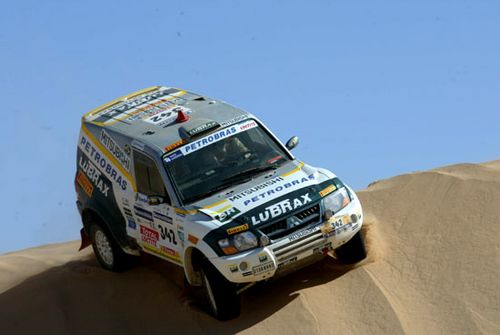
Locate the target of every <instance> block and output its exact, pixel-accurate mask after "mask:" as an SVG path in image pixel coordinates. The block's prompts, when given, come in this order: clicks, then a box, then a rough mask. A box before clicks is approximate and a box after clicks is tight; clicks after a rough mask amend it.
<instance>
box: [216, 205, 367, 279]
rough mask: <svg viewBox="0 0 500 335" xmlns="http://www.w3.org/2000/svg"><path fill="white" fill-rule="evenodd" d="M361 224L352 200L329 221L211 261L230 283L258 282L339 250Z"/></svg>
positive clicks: (359, 213)
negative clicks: (268, 243) (246, 250)
mask: <svg viewBox="0 0 500 335" xmlns="http://www.w3.org/2000/svg"><path fill="white" fill-rule="evenodd" d="M362 224H363V214H362V209H361V204H360V202H359V200H358V199H357V198H356V197H355V198H354V199H353V201H351V203H350V204H349V205H347V206H346V207H345V208H343V209H342V210H341V211H339V212H338V213H336V214H335V215H334V216H333V217H332V218H330V219H329V220H328V221H322V222H320V223H316V224H312V225H310V226H307V227H305V228H303V229H301V230H298V231H295V232H293V233H291V234H290V235H288V236H286V237H284V238H282V239H280V240H278V241H275V242H274V243H272V244H270V245H268V246H266V247H262V248H257V249H253V250H250V251H248V252H243V253H239V254H236V255H231V256H222V257H216V258H211V259H210V260H211V261H212V263H213V264H214V266H215V267H217V269H218V270H219V271H220V273H222V274H223V275H224V276H225V277H226V279H228V280H229V281H231V282H234V283H251V282H256V281H261V280H265V279H269V278H271V277H273V276H275V275H276V274H278V273H280V272H285V271H287V270H288V269H290V268H292V267H294V266H295V265H296V264H298V263H301V262H302V261H305V260H306V259H315V257H314V256H315V255H321V254H322V253H325V252H327V251H331V250H334V249H336V248H338V247H340V246H341V245H343V244H344V243H346V242H347V241H349V240H350V239H351V238H352V237H353V236H354V235H355V234H356V233H357V232H358V231H359V230H360V229H361V226H362Z"/></svg>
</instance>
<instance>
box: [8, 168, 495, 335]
mask: <svg viewBox="0 0 500 335" xmlns="http://www.w3.org/2000/svg"><path fill="white" fill-rule="evenodd" d="M358 194H359V196H360V198H361V201H362V204H363V206H364V210H365V214H366V215H365V226H364V229H365V231H364V232H365V234H366V240H367V244H368V249H369V257H368V258H367V259H366V260H365V261H363V262H362V264H359V265H357V266H355V267H347V266H342V265H340V264H338V263H337V262H336V260H335V259H333V258H330V257H329V258H327V259H325V260H324V261H321V262H319V263H317V264H315V265H312V266H310V267H308V268H305V269H302V270H300V271H298V272H296V273H294V274H292V275H289V276H287V277H284V278H281V279H278V280H276V281H274V282H271V283H266V284H262V285H256V286H254V287H252V288H251V289H249V290H248V291H245V292H244V293H243V295H242V315H241V316H240V317H239V318H237V319H235V320H232V321H229V322H218V321H216V320H214V319H213V318H211V317H210V316H208V315H207V314H206V313H205V312H204V311H203V310H201V308H200V306H198V305H197V302H196V301H194V300H193V299H192V294H191V293H192V292H190V291H189V290H188V289H185V288H184V286H183V276H182V270H181V269H180V268H177V267H175V266H174V265H169V264H166V263H163V262H161V261H156V260H153V259H149V258H144V262H143V265H141V266H139V267H137V268H135V269H133V270H131V271H129V272H126V273H122V274H115V273H111V272H108V271H105V270H102V269H101V268H100V267H99V265H98V264H97V262H96V261H95V259H94V258H93V254H92V251H91V250H90V248H89V249H86V250H84V251H82V252H77V248H78V242H70V243H65V244H57V245H48V246H44V247H39V248H33V249H28V250H24V251H19V252H14V253H9V254H4V255H1V256H0V330H1V333H2V334H34V333H37V334H119V333H121V334H233V333H241V334H288V335H290V334H402V333H406V334H426V335H428V334H500V161H494V162H489V163H483V164H459V165H453V166H448V167H444V168H439V169H435V170H431V171H425V172H415V173H411V174H406V175H402V176H397V177H394V178H390V179H386V180H381V181H378V182H375V183H372V184H371V185H370V186H369V187H368V188H367V189H366V190H363V191H359V192H358Z"/></svg>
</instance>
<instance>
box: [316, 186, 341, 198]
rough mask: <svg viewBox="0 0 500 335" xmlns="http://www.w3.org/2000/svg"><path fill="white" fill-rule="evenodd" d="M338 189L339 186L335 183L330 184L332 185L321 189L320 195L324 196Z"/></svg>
mask: <svg viewBox="0 0 500 335" xmlns="http://www.w3.org/2000/svg"><path fill="white" fill-rule="evenodd" d="M336 189H337V187H336V186H335V185H330V186H328V187H326V188H324V189H322V190H321V191H319V195H321V197H324V196H325V195H328V194H330V193H332V192H333V191H335V190H336Z"/></svg>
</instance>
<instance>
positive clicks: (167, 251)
mask: <svg viewBox="0 0 500 335" xmlns="http://www.w3.org/2000/svg"><path fill="white" fill-rule="evenodd" d="M160 250H161V251H163V252H164V253H165V254H167V255H170V256H172V257H175V258H178V257H179V253H178V252H177V251H175V250H173V249H170V248H169V247H166V246H164V245H160Z"/></svg>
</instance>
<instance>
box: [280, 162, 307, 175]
mask: <svg viewBox="0 0 500 335" xmlns="http://www.w3.org/2000/svg"><path fill="white" fill-rule="evenodd" d="M303 166H304V163H300V164H299V166H297V167H296V168H295V169H293V170H292V171H290V172H287V173H283V174H282V175H281V176H282V177H286V176H289V175H291V174H294V173H295V172H298V171H300V169H302V167H303Z"/></svg>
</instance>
